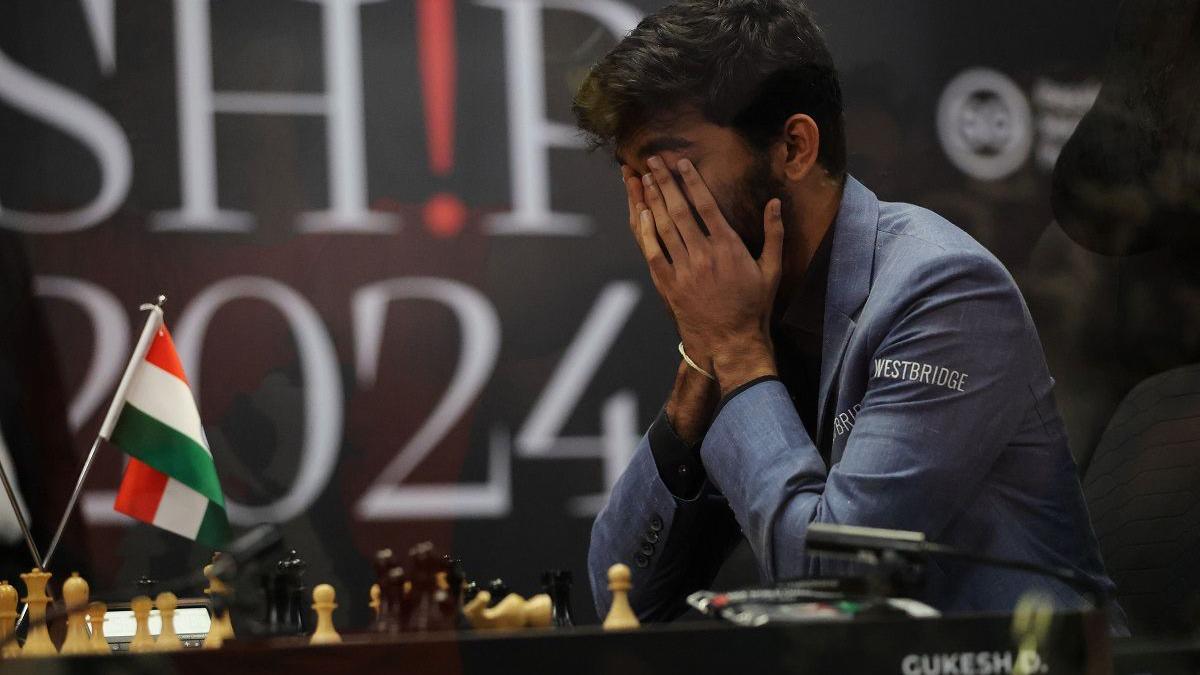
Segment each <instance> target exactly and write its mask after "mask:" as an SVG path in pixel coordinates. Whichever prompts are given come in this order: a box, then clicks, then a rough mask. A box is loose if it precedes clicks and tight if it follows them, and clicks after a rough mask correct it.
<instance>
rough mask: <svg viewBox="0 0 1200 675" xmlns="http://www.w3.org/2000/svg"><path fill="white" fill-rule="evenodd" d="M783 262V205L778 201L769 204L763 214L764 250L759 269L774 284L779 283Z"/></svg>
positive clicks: (774, 200)
mask: <svg viewBox="0 0 1200 675" xmlns="http://www.w3.org/2000/svg"><path fill="white" fill-rule="evenodd" d="M782 260H783V203H782V202H781V201H780V200H779V199H778V198H776V199H772V200H771V201H769V202H767V208H766V209H765V210H764V212H763V249H762V254H761V255H759V256H758V267H759V269H761V270H762V273H763V276H765V277H766V278H767V279H768V280H769V281H770V282H771V283H772V284H775V283H777V282H778V281H779V273H780V270H781V269H782V267H781V265H782Z"/></svg>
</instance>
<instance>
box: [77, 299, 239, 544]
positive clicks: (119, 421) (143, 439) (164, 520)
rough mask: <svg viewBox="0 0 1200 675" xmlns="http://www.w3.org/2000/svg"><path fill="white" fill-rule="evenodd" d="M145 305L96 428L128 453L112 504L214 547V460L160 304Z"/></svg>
mask: <svg viewBox="0 0 1200 675" xmlns="http://www.w3.org/2000/svg"><path fill="white" fill-rule="evenodd" d="M147 308H150V309H152V310H153V312H152V315H151V317H150V320H149V321H148V322H147V324H146V330H145V331H144V332H143V335H142V339H141V340H139V343H138V349H137V351H135V352H134V357H133V361H132V362H131V363H130V365H129V368H128V369H127V370H126V372H125V377H124V378H122V381H121V385H120V387H118V389H117V397H116V399H115V400H114V401H113V405H112V407H111V408H110V409H109V415H108V417H107V418H106V419H105V423H104V426H103V427H101V433H100V435H101V436H102V437H103V438H106V439H108V440H109V441H110V442H112V443H113V444H114V445H116V446H117V447H119V448H120V449H121V450H122V451H123V452H125V454H127V455H129V456H130V459H129V464H128V465H127V466H126V468H125V476H124V478H122V479H121V488H120V490H119V491H118V492H117V501H116V504H114V508H115V509H116V510H117V511H119V512H121V513H124V514H126V515H128V516H132V517H133V518H136V519H138V520H141V521H143V522H147V523H150V524H152V525H155V526H157V527H161V528H162V529H164V530H169V531H171V532H174V533H175V534H178V535H182V536H184V537H187V538H188V539H192V540H194V541H199V542H201V543H203V544H207V545H208V546H211V547H213V548H219V547H221V546H222V545H224V544H225V543H226V542H227V541H228V539H229V520H228V519H227V517H226V515H225V498H224V495H223V494H222V493H221V484H220V482H219V481H218V480H217V469H216V465H215V464H214V463H213V458H212V452H210V451H209V448H208V442H207V441H206V440H205V437H204V430H203V428H202V427H201V426H200V413H199V411H198V410H197V408H196V400H195V398H193V396H192V392H191V389H190V388H189V387H188V381H187V376H186V375H184V373H183V366H182V364H181V363H180V362H179V355H178V354H176V352H175V344H174V343H173V342H172V341H171V335H170V333H168V332H167V329H166V326H164V325H163V324H162V310H161V309H160V308H158V307H157V306H152V305H151V306H147ZM106 432H107V433H106Z"/></svg>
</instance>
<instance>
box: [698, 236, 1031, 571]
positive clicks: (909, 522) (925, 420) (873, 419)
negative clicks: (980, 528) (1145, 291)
mask: <svg viewBox="0 0 1200 675" xmlns="http://www.w3.org/2000/svg"><path fill="white" fill-rule="evenodd" d="M910 282H911V286H912V288H913V290H912V292H911V293H909V294H907V295H906V296H904V297H906V298H909V300H907V301H906V302H907V306H905V307H903V308H902V309H901V310H900V311H898V312H897V313H896V319H895V320H894V321H893V322H892V323H891V325H890V327H889V328H888V329H887V332H886V335H885V336H884V337H883V338H882V340H881V342H880V343H879V346H878V348H877V350H876V352H875V354H874V355H873V358H872V359H871V363H870V364H869V366H870V368H871V371H870V377H869V379H868V383H867V389H866V393H865V395H864V397H863V400H862V408H861V409H860V410H859V412H858V414H857V417H856V418H855V421H854V426H853V428H852V429H851V430H850V432H849V436H848V437H847V440H846V447H845V451H844V453H843V455H842V458H841V461H839V462H838V463H837V464H836V465H834V466H833V467H832V468H831V469H830V470H829V471H828V472H827V471H826V468H825V465H824V462H823V461H822V459H821V457H820V455H819V453H818V452H817V448H816V447H815V446H814V445H813V443H812V441H811V440H810V439H809V436H808V434H807V433H806V432H805V430H804V428H803V426H802V424H801V422H800V419H799V417H798V416H797V414H796V411H795V409H794V407H793V406H792V404H791V401H790V399H789V397H788V394H787V391H786V390H785V389H784V387H783V385H782V384H781V383H779V382H778V381H766V382H762V383H759V384H755V385H754V386H752V387H750V388H748V389H746V390H744V391H742V392H741V393H739V394H737V395H736V396H734V397H732V398H730V399H729V400H727V401H725V404H724V406H723V407H722V408H721V410H720V412H719V414H718V415H717V418H716V419H715V420H714V421H713V424H712V426H711V428H710V429H709V431H708V434H707V436H706V437H705V440H704V444H703V446H702V448H701V457H702V460H703V462H704V465H705V468H706V470H707V472H708V478H709V480H710V481H711V482H712V483H714V484H715V486H716V487H717V489H719V490H720V491H721V492H722V493H723V494H724V495H725V496H726V498H727V499H728V502H729V505H730V507H731V508H732V510H733V512H734V514H735V516H736V518H737V522H738V523H739V524H740V525H741V527H742V529H743V530H744V532H745V534H746V537H747V538H748V539H749V540H750V544H751V546H752V548H753V549H754V552H755V556H756V558H757V559H758V561H759V564H760V566H761V567H762V573H763V575H764V577H765V578H768V579H781V578H793V577H801V576H810V575H815V574H836V573H839V572H846V571H848V570H849V569H852V568H851V567H849V566H848V564H847V563H842V562H830V561H828V560H823V559H817V558H814V557H808V556H806V555H805V547H804V541H805V534H806V531H807V528H808V524H809V523H811V522H814V521H816V522H823V523H843V524H854V525H862V526H872V527H884V528H895V529H905V530H916V531H920V532H924V533H925V534H926V536H927V537H929V538H931V539H937V538H938V535H939V533H941V532H942V531H943V529H944V528H945V527H946V526H947V524H948V523H949V522H950V520H951V519H952V518H954V516H955V514H957V513H958V512H959V511H960V510H961V508H962V507H963V505H964V502H965V500H966V499H967V498H968V497H969V496H970V495H972V493H973V492H974V491H975V490H976V489H977V487H978V486H979V484H980V483H981V482H982V480H983V478H984V477H985V475H986V474H987V472H988V471H989V470H990V468H991V466H992V465H993V463H994V462H995V460H996V458H997V457H998V456H999V453H1000V452H1001V450H1002V449H1003V448H1004V446H1005V443H1006V440H1007V439H1008V438H1010V437H1011V436H1012V434H1013V433H1014V431H1015V430H1016V428H1017V427H1018V425H1019V423H1020V419H1021V416H1022V414H1023V411H1024V406H1026V405H1027V403H1028V401H1029V400H1030V398H1029V396H1028V392H1027V391H1026V389H1027V386H1028V384H1027V382H1028V378H1029V373H1030V369H1031V368H1032V367H1033V364H1034V363H1035V361H1034V356H1035V355H1036V356H1040V353H1041V352H1040V348H1039V347H1038V342H1037V336H1036V331H1035V330H1034V329H1033V324H1032V320H1031V319H1029V317H1028V312H1027V310H1026V309H1025V305H1024V301H1023V300H1022V299H1021V296H1020V292H1019V291H1018V290H1017V288H1016V284H1015V283H1014V282H1013V281H1012V278H1011V277H1010V276H1009V275H1008V272H1007V271H1006V270H1005V269H1004V268H1003V266H1001V265H1000V264H999V262H997V261H995V260H994V259H989V258H985V257H983V256H979V255H976V254H967V253H963V254H955V255H954V256H943V257H940V258H938V259H937V260H936V261H931V262H930V264H928V265H926V266H924V268H923V269H916V270H914V273H913V274H912V275H911V279H910ZM905 363H907V364H909V365H907V366H905V365H902V364H905ZM925 366H930V370H928V371H926V370H924V367H925ZM938 367H942V368H945V369H947V370H952V371H956V372H958V373H963V374H965V377H959V378H955V381H954V382H953V386H948V382H942V383H941V384H939V383H938V379H939V377H938V376H935V375H934V374H933V372H934V371H935V370H936V369H937V368H938ZM938 372H940V371H938ZM944 379H947V380H948V379H949V378H944ZM1022 394H1024V395H1022Z"/></svg>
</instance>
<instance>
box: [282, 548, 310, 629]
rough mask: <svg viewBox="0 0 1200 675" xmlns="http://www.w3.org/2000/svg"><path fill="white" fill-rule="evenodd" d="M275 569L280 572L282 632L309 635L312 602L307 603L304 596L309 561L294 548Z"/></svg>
mask: <svg viewBox="0 0 1200 675" xmlns="http://www.w3.org/2000/svg"><path fill="white" fill-rule="evenodd" d="M275 569H276V571H277V572H278V574H279V582H278V583H279V586H280V589H279V596H280V599H281V600H283V611H282V613H281V614H282V616H281V618H282V624H283V625H282V626H281V629H282V630H283V631H284V632H283V633H281V634H283V635H307V634H308V632H309V631H308V623H309V621H308V617H309V615H310V613H311V611H310V607H309V604H310V603H306V602H305V597H304V596H305V593H304V591H305V590H306V589H305V587H304V572H305V571H307V570H308V563H306V562H304V560H303V559H301V558H300V556H299V555H297V554H296V551H294V550H293V551H289V552H288V554H287V555H286V556H285V557H284V558H283V560H280V561H279V562H278V563H277V564H276V565H275Z"/></svg>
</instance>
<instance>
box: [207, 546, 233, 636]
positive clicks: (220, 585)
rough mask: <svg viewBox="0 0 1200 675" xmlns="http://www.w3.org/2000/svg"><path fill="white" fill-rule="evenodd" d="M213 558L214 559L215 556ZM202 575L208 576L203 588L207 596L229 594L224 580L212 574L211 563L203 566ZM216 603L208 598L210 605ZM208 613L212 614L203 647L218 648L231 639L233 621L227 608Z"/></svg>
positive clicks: (222, 596) (223, 596)
mask: <svg viewBox="0 0 1200 675" xmlns="http://www.w3.org/2000/svg"><path fill="white" fill-rule="evenodd" d="M213 559H214V560H216V556H214V557H213ZM204 576H206V577H208V588H206V589H204V594H205V595H207V596H208V597H209V598H214V597H216V596H221V599H223V598H225V597H226V596H228V595H229V588H228V587H227V586H225V582H223V581H221V580H220V579H219V578H218V577H217V576H216V575H214V574H213V566H212V565H205V566H204ZM216 604H217V603H216V602H213V601H211V600H210V606H212V605H216ZM221 605H222V606H224V602H221ZM209 613H210V614H212V623H210V624H209V627H208V635H206V636H205V637H204V648H205V649H220V648H221V645H223V644H225V641H226V640H231V639H233V623H232V622H230V620H229V610H228V609H225V610H224V611H222V612H220V613H219V614H218V613H217V612H216V611H215V610H210V612H209Z"/></svg>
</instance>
